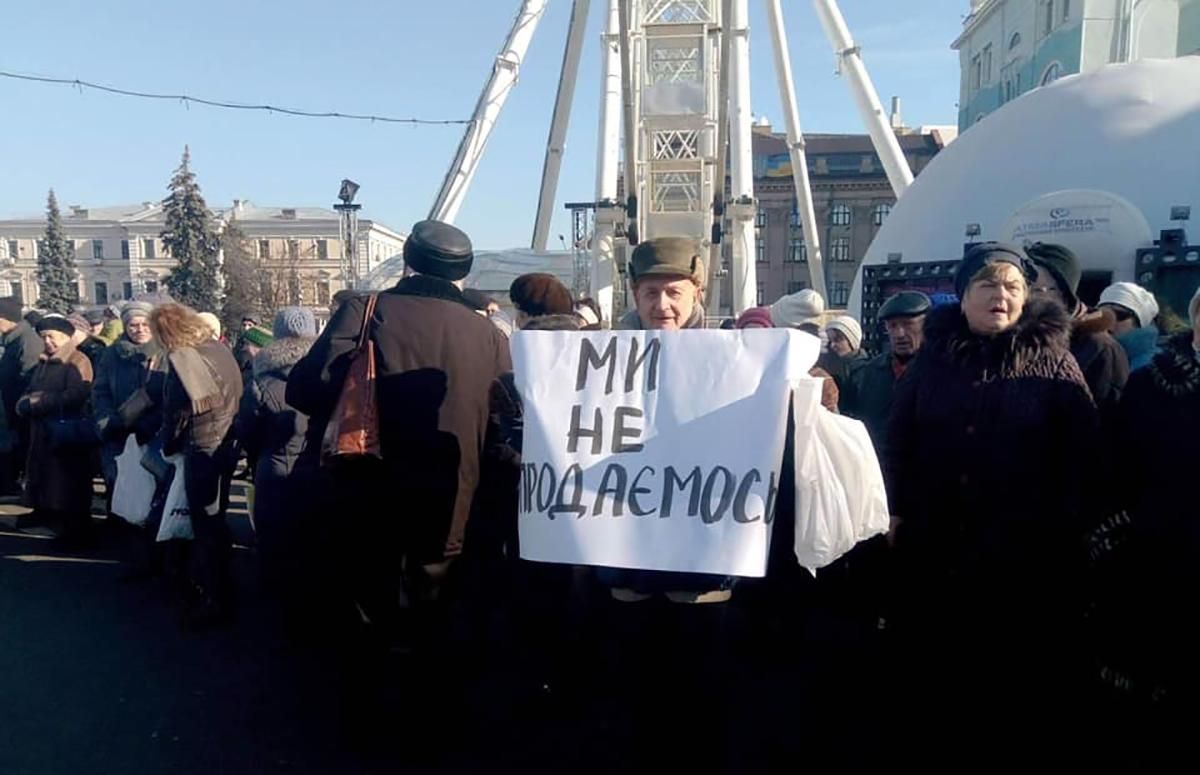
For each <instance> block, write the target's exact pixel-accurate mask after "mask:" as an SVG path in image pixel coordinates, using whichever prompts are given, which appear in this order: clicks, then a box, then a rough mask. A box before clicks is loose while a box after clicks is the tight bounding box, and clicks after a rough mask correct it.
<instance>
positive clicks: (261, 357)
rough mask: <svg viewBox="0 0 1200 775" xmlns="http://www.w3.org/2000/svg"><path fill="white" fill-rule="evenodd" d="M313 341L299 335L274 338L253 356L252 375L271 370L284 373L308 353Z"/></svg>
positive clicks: (257, 375)
mask: <svg viewBox="0 0 1200 775" xmlns="http://www.w3.org/2000/svg"><path fill="white" fill-rule="evenodd" d="M314 341H316V340H314V339H308V338H306V337H299V336H288V337H284V338H283V339H276V340H275V341H273V342H271V343H270V344H269V345H267V346H266V347H264V348H262V349H261V350H259V351H258V355H255V356H254V376H255V377H256V378H257V377H261V376H264V375H266V374H271V373H273V372H279V373H282V374H285V375H286V374H287V372H289V371H291V370H292V367H293V366H295V365H296V364H297V363H299V362H300V359H301V358H303V357H304V356H305V355H306V354H307V353H308V350H309V348H310V347H312V343H313V342H314Z"/></svg>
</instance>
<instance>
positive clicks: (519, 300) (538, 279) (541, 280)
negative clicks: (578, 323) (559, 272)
mask: <svg viewBox="0 0 1200 775" xmlns="http://www.w3.org/2000/svg"><path fill="white" fill-rule="evenodd" d="M508 297H509V298H510V299H512V303H513V306H514V307H516V308H517V309H519V310H520V311H521V312H524V313H525V314H526V315H529V316H531V317H537V316H538V315H570V314H571V313H572V312H574V311H575V304H574V302H573V301H572V300H571V292H570V291H569V290H567V286H565V285H563V284H562V283H561V282H559V280H558V278H557V277H555V276H554V275H552V274H547V273H545V272H531V273H529V274H523V275H521V276H520V277H518V278H517V279H515V280H513V281H512V285H511V286H509V288H508Z"/></svg>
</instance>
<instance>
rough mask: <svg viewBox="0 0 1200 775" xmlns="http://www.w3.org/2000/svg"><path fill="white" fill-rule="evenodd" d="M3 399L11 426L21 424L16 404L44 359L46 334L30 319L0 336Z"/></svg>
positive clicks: (0, 384)
mask: <svg viewBox="0 0 1200 775" xmlns="http://www.w3.org/2000/svg"><path fill="white" fill-rule="evenodd" d="M0 347H2V348H3V350H4V352H3V355H0V401H3V402H4V411H5V412H6V413H7V415H8V421H9V427H10V428H15V427H17V415H16V406H17V401H18V400H20V398H21V396H23V395H25V391H27V390H28V389H29V379H30V377H32V376H33V370H34V369H35V368H37V365H38V364H39V363H40V362H41V356H42V352H43V351H44V350H45V347H44V346H43V345H42V338H41V337H40V336H38V334H37V331H35V330H33V326H31V325H30V324H29V323H28V322H26V321H24V320H22V321H21V322H20V323H18V324H17V327H16V328H14V329H13V330H12V331H9V332H8V333H7V334H4V335H3V336H0Z"/></svg>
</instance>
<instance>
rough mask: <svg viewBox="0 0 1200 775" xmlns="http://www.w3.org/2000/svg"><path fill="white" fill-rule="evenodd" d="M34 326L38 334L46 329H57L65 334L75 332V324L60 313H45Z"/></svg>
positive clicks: (71, 334)
mask: <svg viewBox="0 0 1200 775" xmlns="http://www.w3.org/2000/svg"><path fill="white" fill-rule="evenodd" d="M36 328H37V332H38V333H39V334H44V333H46V332H47V331H58V332H59V333H61V334H66V335H67V336H73V335H74V334H75V324H74V323H72V322H71V321H70V320H67V319H66V318H65V317H63V316H62V315H45V316H43V317H42V319H41V320H39V321H38V322H37V326H36Z"/></svg>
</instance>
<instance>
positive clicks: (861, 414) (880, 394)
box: [840, 353, 896, 460]
mask: <svg viewBox="0 0 1200 775" xmlns="http://www.w3.org/2000/svg"><path fill="white" fill-rule="evenodd" d="M849 377H850V378H849V380H848V382H849V386H848V387H849V389H848V391H845V392H843V393H842V397H843V398H842V401H841V404H840V406H841V411H842V414H845V415H847V416H849V417H853V418H854V419H856V420H861V421H862V423H863V425H865V426H867V432H868V433H870V434H871V441H873V442H874V443H875V451H876V452H877V453H878V454H879V458H880V459H881V460H882V459H883V458H884V455H885V453H886V448H887V440H888V435H887V428H888V418H889V417H891V414H892V398H893V396H894V395H895V392H896V374H895V372H894V371H892V356H891V354H890V353H882V354H880V355H876V356H875V357H874V358H871V359H870V360H867V361H865V362H861V363H859V364H858V365H857V366H856V367H855V368H854V370H853V371H852V372H850V375H849Z"/></svg>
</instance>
